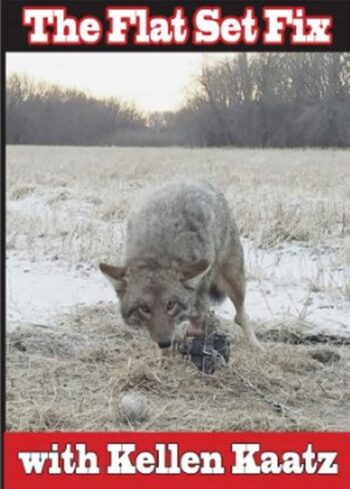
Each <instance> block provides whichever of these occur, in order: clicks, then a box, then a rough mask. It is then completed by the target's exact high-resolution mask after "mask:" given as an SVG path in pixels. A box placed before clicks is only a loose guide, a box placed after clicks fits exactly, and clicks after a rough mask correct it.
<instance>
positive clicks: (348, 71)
mask: <svg viewBox="0 0 350 489" xmlns="http://www.w3.org/2000/svg"><path fill="white" fill-rule="evenodd" d="M204 56H205V55H204ZM6 129H7V142H8V143H9V144H52V145H123V146H133V145H135V146H166V145H185V146H200V147H209V146H249V147H298V146H317V147H332V146H335V147H347V146H349V145H350V53H263V54H249V55H247V54H246V53H239V54H237V55H235V56H232V57H230V58H227V59H223V60H221V61H218V62H216V63H214V64H211V63H206V62H205V60H204V63H203V66H202V71H201V73H200V75H199V76H198V77H197V79H196V80H195V83H194V84H193V85H192V88H191V91H190V92H189V93H188V94H187V96H186V100H185V101H184V102H183V105H182V108H181V109H179V110H177V111H173V112H154V113H151V114H143V113H142V112H141V111H140V110H138V109H137V108H136V107H135V106H134V105H132V104H129V103H127V102H123V101H120V100H118V99H117V98H108V99H97V98H95V97H92V96H90V95H88V94H86V93H84V92H82V91H80V90H77V89H67V88H62V87H59V86H56V85H50V84H47V83H41V82H35V81H33V80H31V79H29V78H27V77H25V76H20V75H17V74H13V75H11V76H10V77H9V78H8V80H7V89H6Z"/></svg>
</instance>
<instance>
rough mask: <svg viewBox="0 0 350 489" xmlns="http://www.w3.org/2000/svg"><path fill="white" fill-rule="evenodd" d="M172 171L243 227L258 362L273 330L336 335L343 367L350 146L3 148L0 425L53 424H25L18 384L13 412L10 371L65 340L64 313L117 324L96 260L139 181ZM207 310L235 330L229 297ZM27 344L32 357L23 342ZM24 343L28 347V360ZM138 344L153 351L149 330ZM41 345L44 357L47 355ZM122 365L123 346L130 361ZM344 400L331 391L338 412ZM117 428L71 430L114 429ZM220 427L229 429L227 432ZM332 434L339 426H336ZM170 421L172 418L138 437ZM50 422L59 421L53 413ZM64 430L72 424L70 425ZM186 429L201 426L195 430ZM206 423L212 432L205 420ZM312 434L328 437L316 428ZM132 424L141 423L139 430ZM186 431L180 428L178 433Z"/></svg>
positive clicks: (120, 239) (107, 253) (348, 297)
mask: <svg viewBox="0 0 350 489" xmlns="http://www.w3.org/2000/svg"><path fill="white" fill-rule="evenodd" d="M177 177H180V178H182V177H185V178H194V179H198V178H201V179H206V180H208V181H211V182H212V183H215V184H217V185H218V186H219V187H220V188H222V189H223V190H224V191H225V194H226V196H227V199H228V201H229V203H230V205H231V206H232V209H233V212H234V215H235V218H236V221H237V223H238V226H239V228H240V230H241V235H242V242H243V246H244V250H245V259H246V269H247V277H248V292H247V302H246V303H247V310H248V313H249V315H250V317H251V320H252V323H253V325H254V328H255V330H256V332H257V334H258V335H259V336H260V337H261V340H262V341H263V342H264V338H265V339H266V345H265V346H266V347H267V348H266V350H267V351H266V352H265V354H264V355H265V357H264V358H265V360H264V361H269V362H270V360H268V359H267V357H266V355H269V351H272V350H273V348H276V347H277V346H276V344H275V343H274V344H273V345H272V347H271V348H272V350H271V349H270V347H269V343H268V338H270V339H271V337H272V336H271V335H270V337H269V336H268V335H269V332H270V333H271V332H273V334H274V335H276V331H280V332H281V335H283V334H284V333H286V332H289V333H290V331H291V330H292V331H293V332H294V333H293V334H298V335H299V336H301V337H302V336H303V335H304V336H305V335H306V336H307V335H309V336H310V335H311V336H312V337H314V338H323V339H322V341H321V342H322V343H324V342H327V338H328V337H329V338H333V340H334V339H336V341H335V343H336V344H338V345H339V344H342V345H343V346H342V349H343V350H344V352H342V355H341V357H342V358H341V361H342V362H345V364H346V358H347V355H348V353H349V352H348V348H347V347H345V346H344V344H348V342H349V341H350V151H347V150H244V149H210V150H203V149H201V150H198V149H193V150H192V149H181V148H162V149H152V148H79V147H69V148H68V147H67V148H65V147H61V148H59V147H28V146H18V147H12V146H11V147H8V148H7V331H8V339H9V357H8V358H9V374H8V378H9V379H10V381H8V382H9V384H8V385H9V390H10V394H11V395H10V400H11V396H14V399H15V401H14V402H13V403H12V404H11V401H10V402H9V406H10V408H9V412H10V413H13V416H15V415H16V416H17V417H18V416H19V415H20V416H19V418H18V419H17V421H16V420H15V419H14V418H11V415H10V422H11V426H10V428H11V427H12V429H37V428H38V426H39V427H40V428H41V429H50V428H52V426H51V425H49V426H47V425H45V423H44V425H42V424H40V423H42V422H43V421H42V420H43V414H42V413H41V414H40V412H38V413H37V417H36V415H35V414H33V413H32V412H31V416H32V417H33V418H30V419H32V420H34V421H32V422H29V421H28V419H29V418H28V416H29V415H27V414H25V413H26V412H27V411H26V410H27V408H28V406H32V407H33V405H34V406H35V404H37V403H38V402H39V401H38V399H39V398H40V395H39V397H38V398H35V399H34V398H33V396H34V397H35V395H34V394H32V393H31V388H32V386H31V384H30V379H29V378H28V385H27V387H26V388H25V392H24V391H23V392H22V394H21V401H22V404H21V401H20V400H19V399H18V393H15V391H16V387H18V382H19V380H18V378H17V377H16V375H17V374H18V375H19V373H20V372H17V369H20V368H22V367H19V361H20V360H22V361H23V360H26V361H29V360H28V358H29V357H30V358H31V360H33V358H34V360H35V359H37V357H36V355H39V356H40V355H43V350H42V343H43V341H44V342H45V338H47V341H48V342H50V341H52V338H53V336H54V337H55V338H57V335H58V336H59V337H61V338H65V337H67V342H68V343H69V342H70V339H69V338H70V337H69V334H70V333H72V330H70V329H69V324H70V322H72V321H73V318H75V319H74V321H73V323H74V324H76V323H81V322H83V323H84V322H86V321H88V318H92V316H91V314H92V313H93V320H92V321H91V324H92V323H93V322H94V321H97V322H98V320H97V317H100V318H101V320H102V318H104V317H109V314H110V317H111V318H113V319H111V321H112V323H113V327H115V328H116V330H117V329H118V328H124V326H123V325H121V319H120V317H119V315H118V307H117V301H116V298H115V295H114V293H113V291H112V290H111V288H110V286H109V285H108V284H107V283H106V281H105V279H104V278H103V277H102V276H101V274H100V272H99V271H98V269H97V263H98V262H100V261H106V262H112V263H113V262H114V263H116V264H117V263H120V262H121V261H122V256H123V244H124V237H125V220H126V218H127V215H128V211H129V209H130V207H131V206H132V205H133V204H134V203H135V202H137V201H139V200H140V199H141V198H142V194H143V192H144V191H145V190H147V189H148V188H149V187H150V186H151V187H154V186H156V185H157V184H160V183H162V182H165V181H167V180H170V179H173V178H177ZM96 311H98V315H97V317H95V315H96V314H97V313H96ZM111 311H112V312H111ZM95 313H96V314H95ZM216 313H217V315H218V316H219V317H220V318H221V319H222V322H223V324H224V325H230V324H231V323H232V318H233V316H234V310H233V306H232V305H231V304H230V303H229V301H226V302H225V303H224V304H223V305H222V306H220V307H219V308H218V309H216ZM91 324H89V325H88V326H89V327H92V326H91ZM79 327H80V326H79ZM111 331H114V330H113V329H112V330H111ZM123 331H124V329H123ZM232 331H234V329H233V328H232ZM38 332H39V333H38ZM74 334H75V335H77V331H74ZM93 334H94V335H95V332H94V333H93ZM123 334H124V333H123ZM125 334H128V333H127V330H126V329H125ZM83 335H84V333H83ZM38 336H40V341H38V342H37V345H39V346H38V350H37V351H36V350H35V343H34V342H33V338H37V337H38ZM101 336H102V333H101ZM75 337H79V335H78V336H75ZM86 337H88V333H86ZM274 337H275V336H274ZM80 338H81V336H80ZM94 341H96V337H95V336H94ZM26 342H29V343H30V345H31V348H32V349H33V350H31V353H30V354H29V353H28V345H26ZM29 343H28V344H29ZM83 343H84V341H81V342H80V348H82V344H83ZM13 345H15V346H13ZM16 345H17V346H16ZM18 345H20V346H19V347H18ZM40 345H41V346H40ZM141 345H143V346H142V348H143V349H145V348H146V349H147V348H148V347H149V348H150V349H152V348H153V346H152V345H151V343H150V340H149V339H148V338H147V336H146V335H144V336H142V343H141ZM242 348H243V347H242ZM286 348H291V346H290V345H289V344H288V345H287V346H286ZM22 350H23V351H22ZM52 351H53V355H54V356H55V349H54V348H53V350H52ZM79 351H80V350H79ZM11 352H13V353H11ZM18 355H19V356H20V359H18V358H17V356H18ZM33 355H34V357H33ZM281 355H282V356H283V350H281ZM132 358H133V352H132V350H130V355H128V362H132V361H133V360H132ZM12 361H13V362H14V363H13V364H12V363H11V362H12ZM44 361H45V360H44ZM291 361H292V360H291ZM29 363H30V365H31V366H32V362H29ZM39 364H40V362H39ZM345 364H344V365H343V368H344V366H345ZM24 365H25V362H24V364H23V368H24ZM339 365H340V364H339ZM346 365H347V364H346ZM129 367H130V365H129ZM172 367H173V370H174V368H175V367H174V365H172ZM248 367H249V365H247V369H248V371H249V368H248ZM11 368H13V371H11ZM135 368H136V367H135ZM176 368H180V367H179V365H176ZM185 368H186V369H187V368H188V366H186V367H185ZM12 374H13V377H12ZM178 375H180V374H179V373H178ZM191 375H193V372H192V370H191ZM198 375H200V374H198ZM22 378H23V375H22ZM342 380H343V381H344V382H345V379H342ZM347 380H348V379H347ZM267 381H268V379H267ZM333 381H334V379H333V380H332V382H333ZM344 385H345V384H344ZM346 385H347V386H348V384H346ZM129 387H130V388H134V387H135V386H132V385H131V386H129ZM344 388H345V387H344ZM141 390H142V389H141ZM12 391H13V392H12ZM34 391H35V392H37V390H35V389H34ZM349 397H350V393H349ZM16 399H17V401H16ZM345 400H346V399H345ZM345 400H344V398H343V397H342V402H343V404H344V402H345ZM153 402H154V403H157V401H156V400H154V401H153ZM347 402H349V400H347ZM110 405H111V404H110ZM35 409H39V407H37V408H35ZM35 409H34V413H35V412H36V411H35ZM43 409H44V410H45V409H46V408H45V407H43ZM50 409H51V407H50ZM72 409H73V408H72ZM111 409H112V408H111ZM39 411H40V409H39ZM40 416H41V417H40ZM62 416H63V417H64V414H63V415H62ZM29 417H30V416H29ZM113 419H114V418H113ZM38 420H39V421H38ZM340 420H342V418H341V417H340ZM120 423H121V421H117V422H116V423H115V424H113V423H112V425H109V424H108V423H103V422H101V423H100V424H98V423H97V425H93V426H90V425H86V424H85V425H84V426H83V425H81V426H80V428H87V429H89V428H91V429H113V426H114V427H115V429H123V425H120ZM190 426H193V421H191V424H190ZM222 426H223V429H230V424H228V425H225V424H223V425H222ZM331 426H332V427H333V428H335V429H337V428H339V429H342V428H344V427H345V426H344V423H343V422H342V421H340V422H339V423H338V425H336V426H334V425H331ZM181 427H182V426H181V425H180V426H179V425H176V423H175V424H174V421H172V422H169V423H163V424H154V425H150V426H149V429H181ZM309 427H310V425H309V424H307V423H306V424H301V425H300V426H299V425H297V426H295V425H293V424H291V425H285V424H284V425H283V424H282V428H283V429H288V428H291V429H298V428H300V429H308V428H309ZM56 428H57V429H65V428H67V426H66V425H65V424H64V422H62V420H60V419H59V420H58V421H57V424H55V425H54V427H53V429H56ZM68 428H70V429H75V428H76V429H79V422H78V423H77V424H76V425H73V426H68ZM129 428H130V426H129ZM196 428H197V429H204V428H203V427H202V426H201V425H195V426H194V428H193V429H196ZM208 428H209V429H221V428H222V427H221V425H220V427H218V426H217V425H216V424H215V425H213V426H209V427H208ZM277 428H278V427H277ZM277 428H276V425H275V424H273V423H272V424H271V425H267V426H264V425H261V423H260V422H256V423H254V422H252V423H251V425H248V427H247V426H238V428H237V429H277ZM317 428H318V429H330V428H329V425H328V424H327V423H326V422H325V424H324V425H322V426H321V428H320V426H319V425H317ZM124 429H125V427H124ZM140 429H148V425H147V426H141V427H140ZM184 429H190V428H189V427H186V425H184ZM231 429H234V427H233V428H232V427H231Z"/></svg>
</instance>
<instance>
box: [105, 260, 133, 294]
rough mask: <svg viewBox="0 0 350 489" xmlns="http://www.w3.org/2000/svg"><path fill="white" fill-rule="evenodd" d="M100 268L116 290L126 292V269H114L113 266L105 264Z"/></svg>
mask: <svg viewBox="0 0 350 489" xmlns="http://www.w3.org/2000/svg"><path fill="white" fill-rule="evenodd" d="M98 266H99V268H100V270H101V272H102V273H103V275H105V277H107V278H108V280H109V281H110V282H111V284H112V285H113V287H114V288H115V290H117V291H118V290H124V289H125V288H126V280H125V272H126V269H125V268H124V267H113V266H111V265H106V264H105V263H100V264H99V265H98Z"/></svg>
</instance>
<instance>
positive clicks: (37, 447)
mask: <svg viewBox="0 0 350 489" xmlns="http://www.w3.org/2000/svg"><path fill="white" fill-rule="evenodd" d="M4 455H5V457H4V459H5V464H4V475H5V489H24V488H26V489H31V488H33V489H34V488H35V489H55V488H60V489H61V488H62V487H67V488H70V487H72V488H74V489H80V488H84V489H88V488H90V487H91V488H96V485H98V487H103V488H104V489H105V488H107V489H108V488H114V489H115V488H116V487H121V488H122V489H129V488H130V489H131V488H149V489H151V488H152V489H154V488H157V487H165V486H166V487H167V488H168V489H172V488H174V489H175V488H176V489H178V488H179V487H181V485H182V486H183V487H186V486H189V485H190V484H191V487H200V488H201V489H207V488H208V489H209V488H210V489H212V487H213V484H214V485H218V487H220V489H224V488H233V487H234V488H235V489H240V488H244V489H247V488H259V489H263V488H269V489H277V488H278V489H280V488H281V487H283V489H288V488H298V489H301V488H307V489H313V488H314V489H316V488H317V489H322V488H324V489H329V488H333V487H334V488H337V489H349V487H350V434H346V433H6V434H5V453H4Z"/></svg>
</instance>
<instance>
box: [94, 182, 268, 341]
mask: <svg viewBox="0 0 350 489" xmlns="http://www.w3.org/2000/svg"><path fill="white" fill-rule="evenodd" d="M99 267H100V270H101V271H102V272H103V274H104V275H105V276H106V277H107V278H108V279H109V280H110V282H111V283H112V285H113V287H114V289H115V291H116V293H117V295H118V297H119V300H120V309H121V314H122V316H123V319H124V321H125V322H126V324H128V325H131V326H146V327H147V329H148V331H149V333H150V335H151V338H152V339H153V340H154V341H155V342H156V343H158V345H159V347H160V348H169V347H170V346H171V342H172V339H173V336H174V330H175V325H176V324H178V323H181V322H183V321H185V320H189V321H190V326H191V330H190V332H189V334H191V335H193V336H194V335H200V334H201V333H202V332H203V330H204V324H205V320H206V318H207V317H208V314H209V307H210V299H213V300H216V301H220V300H223V299H224V298H225V296H226V295H227V296H228V297H229V298H230V299H231V301H232V302H233V304H234V306H235V308H236V316H235V322H236V323H237V324H239V325H240V326H241V327H242V329H243V330H244V332H245V335H246V337H247V339H248V340H249V342H250V344H253V345H255V346H259V343H258V341H257V339H256V337H255V334H254V331H253V330H252V328H251V326H250V323H249V319H248V316H247V314H246V312H245V309H244V297H245V276H244V259H243V250H242V246H241V243H240V239H239V232H238V229H237V226H236V224H235V221H234V219H233V217H232V215H231V212H230V210H229V207H228V204H227V202H226V200H225V198H224V196H223V194H222V193H221V192H219V191H218V190H216V189H215V188H214V187H212V186H211V185H210V184H207V183H198V182H191V183H189V182H174V183H168V184H166V185H164V186H162V187H160V188H158V189H156V190H155V191H154V192H153V193H152V195H151V196H149V197H148V198H147V199H146V200H145V202H144V203H143V205H141V207H139V208H138V209H137V210H136V211H134V212H132V214H131V215H130V218H129V220H128V225H127V242H126V260H125V265H124V266H111V265H106V264H104V263H101V264H100V265H99Z"/></svg>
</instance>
